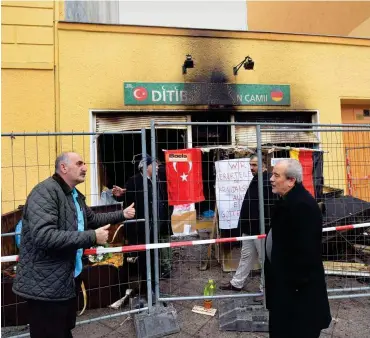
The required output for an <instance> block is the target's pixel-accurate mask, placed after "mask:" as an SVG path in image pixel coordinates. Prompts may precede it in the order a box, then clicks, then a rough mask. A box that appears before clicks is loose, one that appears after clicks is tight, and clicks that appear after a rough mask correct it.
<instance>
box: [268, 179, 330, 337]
mask: <svg viewBox="0 0 370 338" xmlns="http://www.w3.org/2000/svg"><path fill="white" fill-rule="evenodd" d="M271 228H272V250H271V257H270V258H271V260H269V259H268V257H267V254H266V260H265V266H264V269H265V283H266V284H265V286H266V302H267V308H268V309H269V310H270V313H271V316H270V327H271V329H270V330H271V331H272V332H273V333H274V334H276V336H279V337H280V336H281V337H284V338H285V337H286V338H288V337H295V338H297V337H299V333H300V332H301V333H307V332H315V331H318V330H321V329H325V328H327V327H328V326H329V324H330V322H331V315H330V308H329V301H328V295H327V291H326V283H325V273H324V267H323V263H322V254H321V246H322V244H321V238H322V215H321V212H320V209H319V207H318V205H317V203H316V201H315V199H314V198H313V197H312V196H311V194H310V193H309V192H308V191H307V190H306V189H305V188H304V187H303V185H302V184H296V186H295V187H294V188H293V189H292V190H290V191H289V192H288V194H287V195H286V196H284V197H283V198H282V199H281V200H279V201H278V202H277V203H276V206H275V210H274V212H273V215H272V219H271ZM297 334H298V335H297Z"/></svg>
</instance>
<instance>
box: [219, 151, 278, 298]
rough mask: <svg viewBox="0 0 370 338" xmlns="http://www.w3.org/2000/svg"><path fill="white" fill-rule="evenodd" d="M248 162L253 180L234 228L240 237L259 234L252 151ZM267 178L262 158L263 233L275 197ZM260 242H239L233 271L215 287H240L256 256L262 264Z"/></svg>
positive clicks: (256, 188) (255, 179) (255, 165)
mask: <svg viewBox="0 0 370 338" xmlns="http://www.w3.org/2000/svg"><path fill="white" fill-rule="evenodd" d="M249 165H250V170H251V172H252V175H253V179H252V181H251V182H250V185H249V187H248V190H247V192H246V194H245V196H244V200H243V204H242V208H241V210H240V216H239V224H238V227H239V229H240V231H241V233H242V236H253V235H258V234H260V224H259V219H260V217H259V201H258V157H257V155H255V154H254V155H252V156H251V157H250V161H249ZM270 177H271V175H270V174H269V173H268V172H267V167H266V163H265V160H264V159H262V180H263V204H264V211H265V227H266V232H267V231H268V229H269V227H268V225H269V221H270V212H271V209H272V207H273V205H274V203H275V200H276V197H275V195H274V194H273V193H272V189H271V183H270ZM262 245H263V242H262V241H261V240H259V239H255V240H247V241H243V242H242V250H241V257H240V261H239V266H238V269H237V270H236V273H235V275H234V277H233V278H232V279H231V281H229V282H227V283H224V284H221V285H220V287H219V288H220V289H221V290H234V291H241V290H242V288H243V286H244V284H245V282H246V280H247V279H248V276H249V273H250V271H251V269H252V267H253V265H254V263H255V262H256V260H257V259H259V261H260V264H261V267H262V265H263V264H262V261H261V250H262ZM259 289H260V292H263V281H262V280H261V282H260V285H259ZM258 300H260V299H258Z"/></svg>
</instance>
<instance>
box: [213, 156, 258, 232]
mask: <svg viewBox="0 0 370 338" xmlns="http://www.w3.org/2000/svg"><path fill="white" fill-rule="evenodd" d="M215 165H216V203H217V208H218V214H219V227H220V229H234V228H237V227H238V220H239V215H240V209H241V207H242V204H243V200H244V196H245V193H246V192H247V190H248V187H249V184H250V182H251V180H252V178H253V175H252V173H251V170H250V167H249V158H237V159H233V160H223V161H217V162H215Z"/></svg>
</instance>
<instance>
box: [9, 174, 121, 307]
mask: <svg viewBox="0 0 370 338" xmlns="http://www.w3.org/2000/svg"><path fill="white" fill-rule="evenodd" d="M78 202H79V205H80V206H81V208H82V211H83V215H84V220H85V231H82V232H79V231H77V213H76V208H75V205H74V202H73V198H72V189H71V188H70V187H69V186H68V185H67V184H66V183H65V182H64V181H63V179H62V178H61V177H60V176H59V175H58V174H54V175H53V176H52V177H49V178H48V179H46V180H45V181H43V182H41V183H39V184H38V185H36V186H35V187H34V188H33V190H32V191H31V193H30V195H29V196H28V198H27V201H26V205H25V207H24V209H23V226H22V234H21V245H20V252H19V262H18V265H17V273H16V277H15V280H14V284H13V291H14V292H15V293H16V294H17V295H19V296H22V297H24V298H26V299H36V300H45V301H57V300H60V301H61V300H67V299H71V298H73V297H75V296H76V293H75V281H74V268H75V259H76V251H77V249H79V248H84V249H86V248H89V247H91V246H92V245H94V244H95V241H96V237H95V231H94V230H87V229H88V228H90V229H96V228H98V227H100V226H103V225H106V224H109V223H110V224H115V223H119V222H121V221H123V220H124V216H123V212H122V211H121V210H119V211H115V212H109V213H103V214H95V213H94V212H93V211H92V210H91V209H90V208H89V207H88V206H87V205H86V203H85V197H84V196H83V195H82V194H81V193H80V192H78Z"/></svg>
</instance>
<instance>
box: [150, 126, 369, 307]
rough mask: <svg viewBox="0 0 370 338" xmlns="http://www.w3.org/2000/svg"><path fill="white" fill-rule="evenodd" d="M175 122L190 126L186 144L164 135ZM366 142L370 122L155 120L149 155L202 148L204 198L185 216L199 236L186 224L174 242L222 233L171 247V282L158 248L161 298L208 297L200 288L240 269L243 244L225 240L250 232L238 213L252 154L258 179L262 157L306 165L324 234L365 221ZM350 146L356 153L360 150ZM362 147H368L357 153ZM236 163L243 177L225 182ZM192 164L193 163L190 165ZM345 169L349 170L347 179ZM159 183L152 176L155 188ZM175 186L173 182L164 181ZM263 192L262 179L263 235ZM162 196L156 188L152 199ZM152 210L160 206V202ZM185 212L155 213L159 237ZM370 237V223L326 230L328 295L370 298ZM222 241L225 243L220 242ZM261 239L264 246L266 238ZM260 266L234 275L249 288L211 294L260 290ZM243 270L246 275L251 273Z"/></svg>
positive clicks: (262, 217) (225, 279) (306, 179)
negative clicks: (228, 166) (228, 167)
mask: <svg viewBox="0 0 370 338" xmlns="http://www.w3.org/2000/svg"><path fill="white" fill-rule="evenodd" d="M176 127H177V128H178V129H179V130H184V128H185V130H186V140H187V141H186V142H184V139H179V141H175V140H174V139H170V138H167V139H166V138H165V137H164V136H163V129H165V130H166V128H168V129H171V130H173V129H175V128H176ZM368 144H370V125H318V124H311V123H248V122H244V123H243V122H223V121H222V122H182V123H173V122H156V121H152V123H151V151H152V153H151V154H152V156H153V158H155V159H156V160H158V161H159V162H166V159H165V150H168V153H170V151H169V150H174V149H186V148H200V149H201V151H202V159H201V169H202V181H203V190H204V191H203V192H204V195H205V199H204V200H203V201H200V202H195V203H193V205H192V206H191V208H193V209H195V210H196V216H197V218H196V219H195V220H194V219H193V218H192V217H193V215H191V216H189V218H188V223H192V224H193V226H192V228H191V229H192V230H193V229H195V233H194V234H193V235H192V236H191V235H190V236H189V233H188V232H187V230H186V227H184V228H183V233H182V234H181V235H182V236H181V237H178V236H172V237H171V245H172V243H174V244H175V242H176V241H179V240H180V241H183V240H184V238H185V239H196V238H199V237H200V238H201V239H208V238H211V239H212V238H218V239H219V240H216V242H217V241H219V242H221V243H216V244H215V245H214V246H215V247H214V250H212V249H213V248H211V245H209V247H208V248H207V246H206V245H204V248H201V247H202V246H199V247H198V246H186V247H182V248H176V249H173V253H172V256H173V260H172V265H173V267H172V271H171V276H170V278H168V279H162V278H160V272H159V271H158V267H159V266H161V264H162V265H163V262H162V261H163V260H165V258H164V259H163V258H161V255H160V254H159V253H158V251H159V249H154V250H155V252H156V255H155V259H156V262H158V263H157V264H155V268H156V269H157V271H156V274H155V277H156V286H157V288H156V298H157V300H160V301H186V300H202V299H205V298H207V299H208V298H209V297H204V296H203V289H204V286H205V284H206V283H207V281H208V280H209V279H213V280H215V281H216V284H217V285H219V284H220V283H222V282H228V281H231V280H232V279H233V276H232V275H233V272H235V271H236V270H237V269H238V265H239V262H240V261H241V260H240V243H241V242H238V243H226V242H227V239H228V238H230V237H233V236H245V235H248V233H247V234H244V235H243V234H242V232H241V230H240V229H238V228H235V226H236V224H237V220H238V218H239V213H238V210H240V207H241V202H242V201H243V198H244V195H245V192H246V191H245V190H243V186H245V185H248V184H249V181H250V179H251V177H250V176H251V175H249V177H248V178H245V177H247V176H248V174H246V173H247V172H248V170H249V159H248V157H249V156H250V155H251V154H256V155H258V177H262V158H264V159H265V161H266V162H267V163H266V165H267V171H268V172H271V169H272V166H273V164H274V162H275V161H276V160H277V159H279V158H296V159H298V160H299V161H300V162H301V164H302V167H303V171H304V185H305V187H306V189H307V190H309V191H310V192H311V193H312V194H313V195H314V196H315V198H316V200H317V201H318V203H319V205H320V206H321V208H322V212H323V222H324V224H323V227H324V231H325V228H328V229H330V228H331V227H333V226H334V227H335V226H341V225H346V224H359V226H361V224H362V223H367V222H368V221H369V220H370V184H369V182H370V180H369V178H370V176H369V175H367V173H366V170H367V169H366V168H367V167H368V166H369V164H370V160H369V158H370V157H369V155H370V154H367V153H366V151H368ZM159 145H160V147H159ZM348 149H351V150H352V154H353V156H352V157H351V158H349V154H351V153H350V152H349V151H348ZM353 149H355V150H356V151H357V153H356V154H354V153H355V151H354V150H353ZM361 149H362V150H363V152H360V150H361ZM162 150H163V151H162ZM167 160H168V158H167ZM230 160H231V161H230ZM233 161H234V163H235V161H236V162H237V163H238V165H239V166H241V167H243V169H241V170H240V173H239V174H240V175H239V178H240V177H243V178H242V179H239V182H237V184H236V186H235V182H236V181H238V180H236V181H235V176H229V177H231V178H229V180H228V179H226V182H225V180H224V182H222V179H221V176H220V175H224V174H225V173H223V172H222V168H221V165H222V162H226V163H228V162H229V163H233ZM168 163H169V165H170V166H171V165H172V163H170V162H168ZM178 163H179V162H178ZM195 165H196V164H195V163H194V162H193V163H192V169H193V170H194V166H195ZM187 170H189V167H188V169H187ZM168 172H169V171H167V173H168ZM347 172H351V176H350V177H349V176H348V174H347ZM177 173H178V175H180V174H183V172H182V171H181V172H180V170H178V171H177ZM241 173H242V174H241ZM185 174H189V172H185ZM224 177H228V176H224ZM233 177H234V179H233ZM359 179H360V180H361V181H360V182H362V185H360V184H357V185H356V186H355V187H354V184H353V182H354V181H355V182H356V180H357V181H358V180H359ZM366 180H367V181H366ZM155 181H156V178H155V177H154V178H153V184H154V185H155V184H156V183H155ZM351 182H352V183H351ZM170 184H171V182H169V180H168V181H167V185H170ZM176 184H178V182H176ZM225 185H226V188H225ZM227 185H229V186H230V187H232V188H233V189H234V190H235V191H236V193H232V192H230V191H229V193H228V194H227V193H226V194H222V193H221V192H225V191H226V192H227ZM237 186H239V190H238V189H237ZM225 189H226V190H225ZM263 191H264V189H263V182H262V180H260V179H258V192H259V194H258V203H259V213H260V214H259V217H258V219H259V223H260V224H259V225H260V227H259V230H260V231H259V233H260V234H264V233H265V227H266V225H268V221H269V217H268V216H267V215H264V210H265V208H264V207H263V205H264V197H263ZM168 196H169V195H168ZM268 198H270V196H269V197H268ZM157 200H158V199H157V198H156V196H155V192H153V204H155V203H156V201H157ZM235 202H237V203H235ZM272 203H273V201H271V204H272ZM193 209H192V210H193ZM220 209H221V210H220ZM155 210H159V209H158V208H157V207H155ZM188 210H190V209H187V212H188ZM171 211H172V210H171ZM227 213H228V215H229V216H228V215H227ZM180 214H181V211H180V212H178V213H176V211H175V212H173V211H172V216H170V217H169V218H167V219H163V217H162V216H161V215H158V216H157V217H154V229H155V234H157V233H158V231H157V229H158V223H162V222H163V221H167V224H171V223H172V227H173V225H174V223H178V215H180ZM188 214H191V212H190V213H189V212H188ZM209 215H211V217H209ZM265 216H266V219H265ZM223 218H225V219H223ZM171 220H172V222H171ZM225 221H229V223H233V225H234V228H232V229H228V228H227V227H225V226H224V229H221V226H220V224H222V223H223V225H225V224H226V223H227V222H225ZM194 224H195V225H194ZM180 232H181V231H180ZM177 235H179V234H177ZM369 236H370V228H369V227H368V226H367V225H366V224H365V225H364V228H360V229H352V230H348V231H343V232H342V231H341V232H327V231H325V232H324V234H323V245H322V248H323V260H324V267H325V272H326V275H327V285H328V292H329V298H332V299H337V298H352V297H353V298H355V297H369V296H370V292H369V291H370V285H369V279H370V268H369V264H370V259H369V249H370V247H369V245H370V241H369V238H370V237H369ZM222 240H224V242H223V243H222ZM154 241H155V243H161V242H162V241H163V240H162V241H161V240H160V239H159V240H158V239H157V238H156V237H154ZM260 242H261V244H260V245H261V247H263V244H262V243H263V240H262V241H260ZM205 243H206V242H205ZM256 246H258V244H256ZM202 249H203V250H202ZM213 251H214V253H213ZM255 255H257V254H255ZM261 256H262V257H261V259H262V261H263V260H264V250H261ZM258 270H259V267H258V266H257V265H256V264H254V265H253V266H252V271H251V272H250V274H249V276H248V278H247V280H246V281H245V282H244V279H245V278H242V280H240V278H239V280H238V279H237V278H235V277H234V279H233V281H234V283H235V282H237V283H239V285H238V287H243V286H244V289H243V291H242V292H237V293H236V292H234V291H220V290H217V296H214V297H212V298H214V299H218V298H234V297H235V298H236V297H254V296H258V295H261V293H260V288H259V283H260V280H262V282H263V270H262V271H261V272H258ZM242 271H244V273H245V271H246V270H242ZM261 274H262V276H261Z"/></svg>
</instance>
